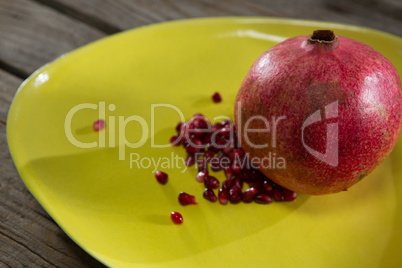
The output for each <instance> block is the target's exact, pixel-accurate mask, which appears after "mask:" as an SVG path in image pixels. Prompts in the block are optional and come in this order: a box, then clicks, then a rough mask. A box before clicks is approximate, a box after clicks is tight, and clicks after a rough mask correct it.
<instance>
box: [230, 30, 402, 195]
mask: <svg viewBox="0 0 402 268" xmlns="http://www.w3.org/2000/svg"><path fill="white" fill-rule="evenodd" d="M401 105H402V95H401V80H400V78H399V75H398V73H397V71H396V69H395V67H394V66H393V65H392V63H391V62H390V61H389V60H388V59H386V58H385V57H384V56H383V55H381V54H380V53H379V52H377V51H376V50H374V49H373V48H371V47H370V46H368V45H366V44H363V43H361V42H358V41H355V40H352V39H349V38H346V37H342V36H336V35H335V33H334V32H333V31H330V30H318V31H314V33H313V34H312V35H311V36H307V35H305V36H298V37H293V38H290V39H287V40H285V41H283V42H281V43H279V44H277V45H275V46H273V47H272V48H270V49H268V50H267V51H265V52H264V53H263V54H262V55H261V56H260V57H259V58H258V59H257V60H256V61H255V62H254V64H253V65H252V67H251V69H250V70H249V72H248V74H247V75H246V77H245V79H244V80H243V83H242V84H241V87H240V90H239V92H238V95H237V98H236V103H235V126H236V130H237V135H238V136H239V141H240V142H241V146H242V148H243V149H244V151H245V152H246V153H247V154H248V156H249V158H250V159H251V161H253V160H258V161H259V163H264V162H263V160H265V163H266V164H265V165H262V164H261V165H260V166H259V167H258V168H259V169H260V171H261V172H262V173H263V174H264V175H266V176H267V177H269V178H270V179H271V180H272V181H274V182H275V183H277V184H279V185H281V186H283V187H285V188H287V189H289V190H292V191H294V192H298V193H305V194H312V195H319V194H329V193H336V192H340V191H343V190H346V189H348V188H349V187H351V186H352V185H354V184H355V183H357V182H358V181H360V180H361V179H362V178H363V177H365V176H366V175H367V174H369V173H370V172H371V171H372V170H373V169H374V168H375V167H376V166H378V165H379V164H380V162H381V161H383V160H384V159H385V158H386V157H387V155H388V154H389V153H390V152H391V151H392V149H393V148H394V146H395V144H396V142H397V139H398V137H399V134H400V131H401V126H402V114H401ZM251 130H253V131H251ZM275 159H276V160H277V162H276V165H274V164H273V162H275ZM278 159H279V160H281V161H280V165H278ZM258 161H257V162H258ZM267 163H268V164H267ZM269 164H271V165H269ZM273 197H274V199H275V200H278V201H281V200H283V201H285V200H293V199H294V198H295V197H296V196H295V195H294V193H290V192H287V191H285V192H283V191H280V190H278V189H276V190H275V189H274V193H273ZM264 198H265V197H264ZM262 199H263V198H260V197H259V198H257V200H258V201H259V202H261V200H262ZM264 202H265V201H264Z"/></svg>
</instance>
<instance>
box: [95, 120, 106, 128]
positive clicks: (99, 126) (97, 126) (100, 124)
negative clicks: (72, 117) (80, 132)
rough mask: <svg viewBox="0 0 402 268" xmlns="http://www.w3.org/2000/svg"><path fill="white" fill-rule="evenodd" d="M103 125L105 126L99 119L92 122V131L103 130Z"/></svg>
mask: <svg viewBox="0 0 402 268" xmlns="http://www.w3.org/2000/svg"><path fill="white" fill-rule="evenodd" d="M105 125H106V123H105V121H104V120H102V119H99V120H96V121H95V122H94V124H93V129H94V130H95V131H99V130H101V129H103V128H105Z"/></svg>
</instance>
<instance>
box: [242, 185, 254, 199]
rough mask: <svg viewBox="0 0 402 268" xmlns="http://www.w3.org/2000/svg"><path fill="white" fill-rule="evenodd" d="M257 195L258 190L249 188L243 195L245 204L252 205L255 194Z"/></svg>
mask: <svg viewBox="0 0 402 268" xmlns="http://www.w3.org/2000/svg"><path fill="white" fill-rule="evenodd" d="M256 193H257V190H256V189H255V188H253V187H251V188H248V189H247V190H245V191H244V193H243V202H244V203H250V202H251V201H253V199H254V196H255V194H256Z"/></svg>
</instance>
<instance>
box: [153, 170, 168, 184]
mask: <svg viewBox="0 0 402 268" xmlns="http://www.w3.org/2000/svg"><path fill="white" fill-rule="evenodd" d="M155 178H156V180H157V181H158V182H159V183H160V184H166V183H167V181H168V174H166V173H165V172H162V171H159V170H158V171H156V172H155Z"/></svg>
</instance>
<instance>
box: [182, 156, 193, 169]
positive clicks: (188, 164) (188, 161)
mask: <svg viewBox="0 0 402 268" xmlns="http://www.w3.org/2000/svg"><path fill="white" fill-rule="evenodd" d="M194 164H195V157H194V155H192V154H189V155H187V158H186V160H185V161H184V165H185V166H186V167H191V166H192V165H194Z"/></svg>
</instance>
